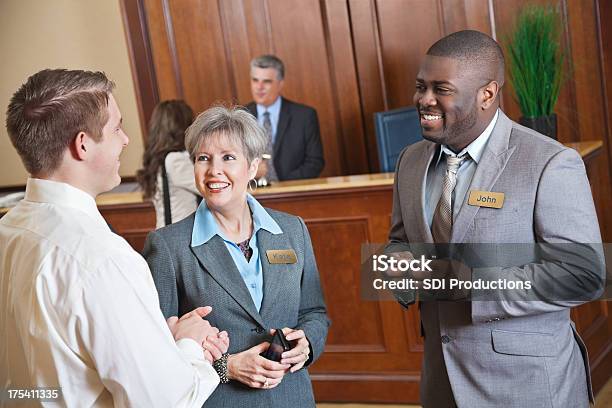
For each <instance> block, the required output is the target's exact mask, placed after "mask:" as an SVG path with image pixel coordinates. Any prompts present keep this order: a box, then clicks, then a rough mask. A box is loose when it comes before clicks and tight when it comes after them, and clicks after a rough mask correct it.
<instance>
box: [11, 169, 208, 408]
mask: <svg viewBox="0 0 612 408" xmlns="http://www.w3.org/2000/svg"><path fill="white" fill-rule="evenodd" d="M0 290H1V292H0V296H1V297H0V388H3V389H7V388H11V387H12V388H18V387H33V386H38V387H61V391H62V395H63V398H64V402H63V404H62V405H65V406H68V407H110V406H117V407H125V406H141V407H156V406H159V407H200V406H201V405H202V404H203V403H204V401H205V400H206V399H207V398H208V396H209V395H210V394H211V393H212V392H213V390H214V389H215V387H216V386H217V384H218V382H219V377H218V376H217V374H216V373H215V370H214V369H213V368H212V366H211V365H210V364H209V363H208V362H207V361H206V360H205V359H204V355H203V352H202V348H201V346H200V345H199V344H197V343H196V342H195V341H193V340H191V339H182V340H179V341H178V342H175V341H174V339H173V337H172V334H171V333H170V330H169V329H168V326H167V324H166V322H165V320H164V318H163V316H162V313H161V311H160V308H159V301H158V297H157V292H156V290H155V285H154V283H153V279H152V277H151V273H150V271H149V268H148V266H147V263H146V262H145V260H144V259H143V258H142V257H141V256H140V255H139V254H138V253H137V252H136V251H134V250H133V249H132V248H131V247H130V245H129V244H128V243H127V242H126V241H125V240H124V239H123V238H121V237H120V236H118V235H116V234H113V233H112V232H111V231H110V229H109V227H108V225H107V224H106V222H105V220H104V218H102V215H100V212H99V211H98V209H97V207H96V203H95V201H94V199H93V198H92V197H91V196H90V195H88V194H87V193H85V192H83V191H81V190H79V189H76V188H74V187H72V186H70V185H68V184H65V183H59V182H54V181H48V180H40V179H29V180H28V183H27V187H26V195H25V199H24V200H23V201H22V202H20V203H19V204H18V205H17V206H16V207H15V208H13V209H12V210H10V211H9V212H8V214H6V215H5V216H4V217H3V218H2V219H0Z"/></svg>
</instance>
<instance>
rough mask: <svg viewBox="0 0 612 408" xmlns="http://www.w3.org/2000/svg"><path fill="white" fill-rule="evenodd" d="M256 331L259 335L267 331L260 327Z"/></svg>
mask: <svg viewBox="0 0 612 408" xmlns="http://www.w3.org/2000/svg"><path fill="white" fill-rule="evenodd" d="M255 331H256V332H257V333H259V334H261V333H263V332H264V331H265V330H264V329H263V327H258V328H257V329H255Z"/></svg>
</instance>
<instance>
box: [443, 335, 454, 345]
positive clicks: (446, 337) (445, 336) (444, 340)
mask: <svg viewBox="0 0 612 408" xmlns="http://www.w3.org/2000/svg"><path fill="white" fill-rule="evenodd" d="M452 340H453V339H451V338H450V336H447V335H446V334H445V335H444V336H442V344H448V343H450V342H451V341H452Z"/></svg>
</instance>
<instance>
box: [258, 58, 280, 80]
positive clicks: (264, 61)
mask: <svg viewBox="0 0 612 408" xmlns="http://www.w3.org/2000/svg"><path fill="white" fill-rule="evenodd" d="M251 68H264V69H265V68H274V69H275V70H276V79H278V80H279V81H282V80H283V79H285V64H283V61H281V59H280V58H278V57H277V56H276V55H271V54H266V55H260V56H259V57H255V58H253V59H252V60H251Z"/></svg>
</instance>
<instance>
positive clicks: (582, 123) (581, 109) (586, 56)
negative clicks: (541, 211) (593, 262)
mask: <svg viewBox="0 0 612 408" xmlns="http://www.w3.org/2000/svg"><path fill="white" fill-rule="evenodd" d="M567 9H568V23H569V30H570V32H571V34H572V35H571V51H572V54H571V57H570V58H571V59H572V61H574V70H573V80H574V83H575V89H576V100H575V103H574V105H573V106H574V107H575V109H576V111H577V116H578V118H577V119H578V126H579V131H578V136H579V138H580V140H602V141H603V143H604V149H606V148H609V145H610V137H611V135H610V133H609V129H608V127H607V126H606V122H607V120H606V109H605V107H606V94H605V92H606V91H605V88H604V86H602V85H604V84H605V82H604V78H605V72H604V71H602V64H601V63H600V61H601V60H600V58H601V53H600V47H601V45H602V43H600V42H599V41H598V34H599V33H598V28H597V23H598V20H597V12H598V10H597V6H596V4H595V2H594V1H589V2H584V4H577V3H576V2H573V1H568V2H567ZM607 102H608V103H609V102H610V101H607ZM606 150H607V149H606ZM606 153H609V150H608V151H607V152H606ZM611 159H612V157H610V155H609V154H601V155H599V156H598V158H597V159H596V160H594V161H593V163H592V168H591V171H592V172H593V173H594V174H596V175H595V177H593V178H592V179H591V184H592V188H593V195H594V198H595V204H596V206H597V210H598V211H597V214H598V216H599V223H600V225H601V230H602V231H601V232H602V235H603V238H604V241H608V242H610V241H611V240H612V211H610V204H611V203H612V161H611Z"/></svg>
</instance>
